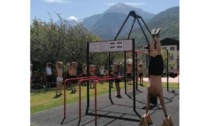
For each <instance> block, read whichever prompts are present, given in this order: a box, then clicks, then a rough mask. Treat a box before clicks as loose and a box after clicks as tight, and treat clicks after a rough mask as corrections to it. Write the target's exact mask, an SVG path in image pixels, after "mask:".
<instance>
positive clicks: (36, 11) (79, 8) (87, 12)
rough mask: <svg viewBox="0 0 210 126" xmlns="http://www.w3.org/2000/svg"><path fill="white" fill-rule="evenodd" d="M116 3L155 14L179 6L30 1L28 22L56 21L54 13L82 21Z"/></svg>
mask: <svg viewBox="0 0 210 126" xmlns="http://www.w3.org/2000/svg"><path fill="white" fill-rule="evenodd" d="M116 3H125V4H128V5H131V6H134V7H137V8H141V9H143V10H145V11H148V12H151V13H154V14H157V13H159V12H161V11H164V10H166V9H167V8H170V7H174V6H179V0H31V3H30V4H31V5H30V9H31V12H30V14H31V15H30V20H32V19H34V18H35V17H36V18H40V19H41V20H43V21H49V19H50V16H49V14H48V12H49V13H50V15H51V16H52V18H53V20H57V19H58V17H57V16H56V14H55V12H56V13H60V14H61V17H62V18H65V19H68V18H70V17H71V18H74V17H75V18H77V19H84V18H86V17H89V16H91V15H94V14H100V13H103V12H104V11H105V10H107V9H108V8H109V7H110V6H112V5H114V4H116Z"/></svg>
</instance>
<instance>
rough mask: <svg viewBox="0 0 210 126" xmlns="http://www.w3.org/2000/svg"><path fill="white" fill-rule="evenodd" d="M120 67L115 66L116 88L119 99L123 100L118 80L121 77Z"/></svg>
mask: <svg viewBox="0 0 210 126" xmlns="http://www.w3.org/2000/svg"><path fill="white" fill-rule="evenodd" d="M120 69H121V67H120V65H119V64H115V70H114V77H115V78H116V79H115V86H116V90H117V95H116V97H117V98H122V96H121V94H120V78H118V77H119V76H120Z"/></svg>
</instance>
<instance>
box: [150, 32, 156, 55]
mask: <svg viewBox="0 0 210 126" xmlns="http://www.w3.org/2000/svg"><path fill="white" fill-rule="evenodd" d="M151 34H152V37H151V40H150V47H149V55H150V56H152V57H155V53H154V44H155V42H154V38H155V29H152V32H151Z"/></svg>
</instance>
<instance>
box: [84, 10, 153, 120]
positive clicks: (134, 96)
mask: <svg viewBox="0 0 210 126" xmlns="http://www.w3.org/2000/svg"><path fill="white" fill-rule="evenodd" d="M130 16H131V17H133V18H134V19H133V23H132V26H131V29H130V32H129V34H128V37H127V39H129V38H130V34H131V31H132V30H133V26H134V24H135V22H136V20H137V22H138V24H139V26H140V28H141V30H142V32H143V34H144V36H145V38H146V41H147V43H148V44H149V40H148V38H147V36H146V34H145V32H144V29H143V27H142V25H141V23H140V21H139V19H141V21H142V22H143V24H144V25H145V27H146V29H147V31H148V32H149V34H150V35H151V32H150V30H149V28H148V27H147V25H146V23H145V22H144V20H143V18H142V17H141V16H139V15H137V14H136V12H135V11H130V12H129V14H128V16H127V17H126V19H125V21H124V22H123V25H122V26H121V27H120V30H119V31H118V33H117V35H116V36H115V38H114V40H117V38H118V36H119V34H120V32H121V30H122V28H123V27H124V25H125V23H126V22H127V20H128V18H129V17H130ZM132 40H133V41H132V42H133V43H132V44H133V49H132V54H133V55H132V60H133V83H134V84H133V110H134V112H135V113H136V114H137V115H138V116H139V117H140V118H141V116H140V115H139V114H138V113H137V111H136V102H135V101H136V90H137V89H138V84H137V86H136V73H135V71H136V65H135V61H136V60H135V59H136V53H135V41H134V39H132ZM155 42H156V41H155ZM110 57H111V52H109V72H110V69H111V62H110ZM124 64H125V65H124V69H126V51H124ZM87 66H88V67H87V76H89V42H88V43H87ZM109 74H110V73H109ZM124 75H126V71H124ZM125 94H126V95H128V94H127V84H126V77H125ZM89 96H90V95H89V82H88V84H87V107H86V114H88V110H89V105H90V97H89ZM109 100H110V102H111V103H112V104H113V101H112V98H111V86H110V82H109Z"/></svg>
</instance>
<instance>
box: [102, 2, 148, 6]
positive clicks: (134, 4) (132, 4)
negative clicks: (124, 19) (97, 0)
mask: <svg viewBox="0 0 210 126" xmlns="http://www.w3.org/2000/svg"><path fill="white" fill-rule="evenodd" d="M115 4H117V3H106V5H108V6H113V5H115ZM124 4H127V5H130V6H141V5H145V4H146V3H144V2H142V3H130V2H128V3H124Z"/></svg>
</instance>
